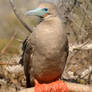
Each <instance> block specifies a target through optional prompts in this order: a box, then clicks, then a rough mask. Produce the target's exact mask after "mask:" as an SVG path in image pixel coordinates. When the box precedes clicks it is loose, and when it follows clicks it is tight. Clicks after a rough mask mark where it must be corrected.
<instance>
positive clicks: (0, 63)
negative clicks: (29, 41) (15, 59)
mask: <svg viewBox="0 0 92 92" xmlns="http://www.w3.org/2000/svg"><path fill="white" fill-rule="evenodd" d="M2 65H9V66H13V65H19V64H18V63H6V62H5V63H4V62H2V61H0V66H2Z"/></svg>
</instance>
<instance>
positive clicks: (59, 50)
mask: <svg viewBox="0 0 92 92" xmlns="http://www.w3.org/2000/svg"><path fill="white" fill-rule="evenodd" d="M39 7H40V8H48V12H49V13H48V14H47V16H43V21H42V22H40V24H39V25H37V26H36V27H35V28H34V30H33V32H32V34H30V36H29V37H28V38H27V39H26V40H25V41H24V43H23V55H22V59H21V61H23V62H24V71H25V76H26V80H27V87H31V86H33V84H34V79H37V80H38V81H39V82H40V83H49V82H52V81H55V80H58V79H59V78H60V76H61V75H62V73H63V71H64V67H65V64H66V60H67V56H68V41H67V37H66V34H65V30H64V29H63V26H62V22H61V19H60V17H59V15H58V12H57V10H56V7H55V6H54V5H53V4H51V3H42V4H41V5H40V6H39Z"/></svg>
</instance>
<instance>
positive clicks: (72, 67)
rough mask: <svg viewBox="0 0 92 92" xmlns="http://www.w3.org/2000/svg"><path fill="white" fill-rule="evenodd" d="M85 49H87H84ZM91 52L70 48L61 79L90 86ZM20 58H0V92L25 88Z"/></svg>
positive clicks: (91, 81)
mask: <svg viewBox="0 0 92 92" xmlns="http://www.w3.org/2000/svg"><path fill="white" fill-rule="evenodd" d="M86 48H87V47H86ZM91 58H92V50H91V49H85V47H84V48H81V49H80V46H78V47H76V46H75V47H72V49H71V48H70V54H69V57H68V61H67V64H66V68H65V71H64V73H63V79H65V80H67V81H72V82H75V83H81V84H89V85H91V84H92V76H91V75H92V60H91ZM19 59H20V56H16V55H14V56H10V55H6V56H5V55H4V56H2V57H1V58H0V60H1V61H2V62H1V61H0V92H6V91H7V92H17V91H19V90H21V89H23V88H25V76H24V71H23V66H21V65H19V64H18V62H19Z"/></svg>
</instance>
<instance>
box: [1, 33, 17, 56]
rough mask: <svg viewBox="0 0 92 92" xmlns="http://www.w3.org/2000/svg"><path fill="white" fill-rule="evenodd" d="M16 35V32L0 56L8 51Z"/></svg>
mask: <svg viewBox="0 0 92 92" xmlns="http://www.w3.org/2000/svg"><path fill="white" fill-rule="evenodd" d="M15 37H16V32H15V33H14V34H13V35H12V37H11V39H10V41H9V42H8V44H7V45H6V46H5V47H4V48H3V49H2V50H1V52H0V56H2V55H3V54H4V53H5V52H6V50H7V49H8V48H9V46H10V45H11V43H12V42H13V40H14V39H15Z"/></svg>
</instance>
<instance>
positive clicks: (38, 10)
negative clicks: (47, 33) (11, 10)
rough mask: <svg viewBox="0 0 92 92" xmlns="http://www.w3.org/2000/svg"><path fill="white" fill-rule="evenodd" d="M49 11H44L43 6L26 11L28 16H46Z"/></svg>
mask: <svg viewBox="0 0 92 92" xmlns="http://www.w3.org/2000/svg"><path fill="white" fill-rule="evenodd" d="M46 13H48V11H44V9H42V8H36V9H34V10H29V11H28V12H26V15H27V16H44V15H45V14H46Z"/></svg>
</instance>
